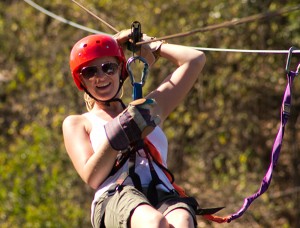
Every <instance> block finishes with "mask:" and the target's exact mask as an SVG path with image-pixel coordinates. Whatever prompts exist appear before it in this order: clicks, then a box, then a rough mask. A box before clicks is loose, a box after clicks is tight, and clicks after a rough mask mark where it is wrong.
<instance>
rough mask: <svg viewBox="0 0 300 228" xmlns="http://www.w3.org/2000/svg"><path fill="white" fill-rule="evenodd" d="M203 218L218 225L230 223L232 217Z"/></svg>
mask: <svg viewBox="0 0 300 228" xmlns="http://www.w3.org/2000/svg"><path fill="white" fill-rule="evenodd" d="M203 217H204V218H205V219H207V220H209V221H213V222H217V223H225V222H228V219H229V217H230V216H227V217H219V216H215V215H203Z"/></svg>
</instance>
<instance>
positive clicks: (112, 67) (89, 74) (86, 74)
mask: <svg viewBox="0 0 300 228" xmlns="http://www.w3.org/2000/svg"><path fill="white" fill-rule="evenodd" d="M116 64H117V65H116ZM121 69H122V66H121V65H120V63H119V61H118V59H117V58H115V57H111V56H106V57H102V58H98V59H95V60H93V61H91V62H89V63H88V64H87V65H85V66H84V67H82V68H81V73H80V79H81V82H82V84H83V85H84V86H85V87H86V89H87V90H88V91H89V93H91V95H92V96H94V97H95V98H97V99H99V100H109V99H111V98H113V97H114V96H115V95H116V93H117V92H118V90H119V86H120V74H121ZM116 97H118V95H117V96H116Z"/></svg>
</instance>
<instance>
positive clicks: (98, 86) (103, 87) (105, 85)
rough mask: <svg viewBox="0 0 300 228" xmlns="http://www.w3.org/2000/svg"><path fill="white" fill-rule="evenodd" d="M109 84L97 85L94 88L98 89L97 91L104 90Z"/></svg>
mask: <svg viewBox="0 0 300 228" xmlns="http://www.w3.org/2000/svg"><path fill="white" fill-rule="evenodd" d="M110 84H111V83H110V82H106V83H102V84H100V85H97V86H96V87H97V88H99V89H105V88H107V87H109V86H110Z"/></svg>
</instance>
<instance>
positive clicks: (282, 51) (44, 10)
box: [24, 0, 300, 54]
mask: <svg viewBox="0 0 300 228" xmlns="http://www.w3.org/2000/svg"><path fill="white" fill-rule="evenodd" d="M24 1H25V2H27V3H28V4H29V5H31V6H32V7H33V8H35V9H37V10H38V11H40V12H41V13H43V14H46V15H47V16H49V17H52V18H53V19H55V20H58V21H60V22H62V23H65V24H68V25H70V26H73V27H75V28H78V29H81V30H84V31H87V32H90V33H94V34H99V33H100V34H106V35H111V34H107V33H104V32H101V31H98V30H94V29H91V28H88V27H85V26H83V25H80V24H77V23H74V22H72V21H69V20H67V19H65V18H63V17H61V16H58V15H56V14H54V13H52V12H50V11H49V10H46V9H45V8H43V7H41V6H39V5H38V4H36V3H34V2H33V1H31V0H24ZM72 1H73V0H72ZM298 7H299V6H298ZM191 48H194V49H196V50H202V51H212V52H213V51H216V52H239V53H262V54H287V53H288V52H289V51H288V50H250V49H229V48H206V47H191ZM293 53H295V54H297V53H300V50H294V51H293Z"/></svg>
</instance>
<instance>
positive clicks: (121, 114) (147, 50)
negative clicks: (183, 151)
mask: <svg viewBox="0 0 300 228" xmlns="http://www.w3.org/2000/svg"><path fill="white" fill-rule="evenodd" d="M129 34H130V31H129V30H125V31H122V32H121V33H119V34H117V35H116V36H115V37H114V38H112V37H110V36H107V35H91V36H87V37H85V38H83V39H82V40H80V41H78V42H77V43H76V44H75V45H74V47H73V49H72V51H71V55H70V66H71V71H72V76H73V79H74V81H75V83H76V85H77V87H78V88H79V89H80V90H84V91H85V100H86V103H87V107H88V110H89V112H87V113H84V114H81V115H71V116H68V117H67V118H66V119H65V120H64V123H63V135H64V142H65V147H66V150H67V152H68V155H69V156H70V158H71V160H72V162H73V165H74V167H75V169H76V171H77V172H78V174H79V175H80V176H81V178H82V179H83V180H84V181H85V182H86V183H87V184H88V185H89V186H90V187H92V188H94V189H96V193H95V198H94V201H93V204H92V224H93V227H132V228H133V227H139V228H140V227H180V228H182V227H195V226H196V219H195V211H194V209H193V207H192V206H191V205H189V203H186V202H182V201H180V197H179V196H178V194H177V192H176V191H175V190H174V187H173V185H172V184H171V182H170V180H169V179H170V178H169V176H168V174H167V173H166V169H165V168H164V167H165V166H166V160H167V150H168V148H167V147H168V143H167V140H166V136H165V135H164V133H163V132H162V130H161V126H162V125H163V122H164V120H165V119H166V118H167V117H168V115H169V114H170V113H171V112H172V111H173V110H174V109H175V108H176V107H177V106H178V105H179V103H180V102H181V101H182V100H183V99H184V97H185V96H186V95H187V93H188V92H189V91H190V89H191V88H192V86H193V84H194V83H195V81H196V80H197V78H198V76H199V74H200V72H201V70H202V68H203V66H204V64H205V56H204V54H203V53H202V52H200V51H196V50H194V49H191V48H188V47H184V46H180V45H173V44H167V43H163V42H154V43H150V44H144V45H143V46H142V48H141V49H142V52H141V56H142V57H145V58H146V59H148V61H150V62H151V64H152V62H154V61H153V60H154V59H155V57H157V56H160V57H162V58H165V59H167V60H169V61H171V62H173V63H174V64H175V66H176V68H175V70H174V71H173V72H172V73H171V74H170V75H167V76H166V78H165V79H164V80H163V82H162V83H161V84H160V85H159V86H158V87H157V88H156V89H155V90H153V91H151V92H150V93H149V94H148V95H147V96H145V99H141V100H137V101H135V102H134V103H132V104H130V105H129V107H128V108H126V109H125V106H124V104H123V102H122V101H121V99H120V98H121V94H122V92H121V91H122V89H121V88H122V85H123V82H124V80H125V79H126V77H127V72H126V67H125V65H126V59H125V56H124V53H123V50H122V47H124V46H125V45H124V44H125V43H126V42H128V40H129ZM143 39H148V37H146V36H144V37H143ZM124 109H125V110H124ZM159 122H160V123H159ZM158 124H159V125H158ZM157 125H158V126H157ZM145 140H147V141H145ZM140 142H142V143H140ZM145 143H146V144H145ZM151 146H152V148H151V149H149V147H151ZM150 150H151V151H153V150H154V151H156V152H158V156H160V158H161V160H162V161H161V164H159V163H158V162H157V158H154V156H153V154H152V152H149V151H150ZM126 154H127V155H128V154H130V155H128V156H127V157H126ZM120 157H123V158H124V157H126V159H123V160H122V159H120ZM129 157H130V158H129ZM132 157H134V158H133V159H131V158H132ZM132 164H133V165H132ZM162 166H164V167H162ZM128 173H129V175H125V176H124V174H128ZM136 174H137V175H136ZM134 176H135V177H134ZM154 177H157V178H154ZM135 178H137V180H136V181H135V180H134V179H135ZM153 179H155V180H156V181H155V184H154V185H153ZM151 180H152V182H151ZM136 183H137V184H136ZM153 186H154V187H153ZM149 189H150V190H149ZM153 189H154V190H153ZM152 190H153V191H152ZM153 192H154V193H153ZM150 195H154V198H153V197H150ZM166 202H167V203H166Z"/></svg>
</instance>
